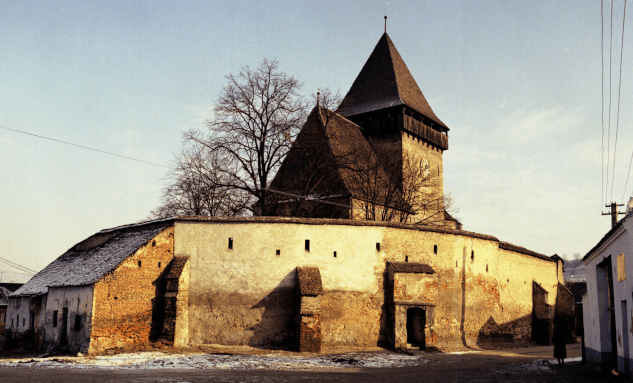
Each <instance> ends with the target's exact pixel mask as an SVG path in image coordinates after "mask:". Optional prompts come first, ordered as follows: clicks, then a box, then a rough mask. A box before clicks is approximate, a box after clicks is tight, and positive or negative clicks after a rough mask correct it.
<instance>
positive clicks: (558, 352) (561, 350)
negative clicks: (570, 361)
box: [552, 326, 567, 367]
mask: <svg viewBox="0 0 633 383" xmlns="http://www.w3.org/2000/svg"><path fill="white" fill-rule="evenodd" d="M552 338H553V339H552V340H553V342H554V358H556V359H557V360H558V366H559V367H565V358H567V348H566V346H565V343H566V342H565V341H566V339H565V332H564V331H563V329H562V328H560V327H558V326H557V327H556V330H555V331H554V336H553V337H552Z"/></svg>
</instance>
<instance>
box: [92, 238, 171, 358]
mask: <svg viewBox="0 0 633 383" xmlns="http://www.w3.org/2000/svg"><path fill="white" fill-rule="evenodd" d="M173 238H174V228H173V227H169V228H167V229H165V230H163V231H162V232H160V233H159V234H158V235H156V236H155V237H154V238H153V239H152V240H150V241H149V242H148V243H147V244H145V245H144V246H143V247H141V248H140V249H139V250H137V251H136V252H135V253H134V254H132V255H131V256H129V257H128V258H126V259H125V261H123V262H122V263H121V264H119V266H117V268H116V269H114V270H113V271H112V272H110V273H108V274H106V275H105V276H104V277H102V278H101V279H100V280H99V281H98V282H96V283H95V284H94V293H93V294H94V295H93V297H94V298H93V308H94V309H93V313H92V334H91V337H90V353H98V352H102V351H104V350H107V349H111V348H121V347H129V346H132V345H134V344H139V343H144V342H148V341H149V338H150V333H151V330H152V320H153V318H152V313H153V306H152V303H153V302H156V300H155V298H156V293H157V291H156V290H157V284H156V283H155V282H156V280H157V279H158V278H159V276H160V275H161V273H162V272H163V271H164V270H165V268H166V267H167V265H168V264H169V262H170V261H171V260H172V258H173Z"/></svg>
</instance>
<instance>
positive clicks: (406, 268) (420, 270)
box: [388, 262, 435, 274]
mask: <svg viewBox="0 0 633 383" xmlns="http://www.w3.org/2000/svg"><path fill="white" fill-rule="evenodd" d="M388 263H389V266H391V269H392V270H393V272H394V273H414V274H435V270H433V268H432V267H431V266H429V265H427V264H426V263H417V262H388Z"/></svg>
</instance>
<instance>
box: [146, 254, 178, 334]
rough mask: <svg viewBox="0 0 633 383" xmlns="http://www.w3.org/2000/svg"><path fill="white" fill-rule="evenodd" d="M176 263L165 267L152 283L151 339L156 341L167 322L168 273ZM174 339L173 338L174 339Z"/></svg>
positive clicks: (171, 262) (170, 263)
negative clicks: (166, 294) (166, 295)
mask: <svg viewBox="0 0 633 383" xmlns="http://www.w3.org/2000/svg"><path fill="white" fill-rule="evenodd" d="M173 265H174V260H173V259H172V260H171V261H169V264H168V265H167V266H166V267H165V268H164V269H163V271H162V272H161V273H160V275H159V276H158V278H156V280H155V281H154V282H152V285H153V286H154V298H153V299H152V325H151V330H150V334H149V339H148V340H149V341H150V342H156V341H158V340H159V339H160V337H161V335H162V332H163V323H164V322H165V293H166V292H167V274H169V271H170V270H171V268H172V266H173ZM172 341H173V339H172Z"/></svg>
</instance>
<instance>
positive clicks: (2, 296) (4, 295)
mask: <svg viewBox="0 0 633 383" xmlns="http://www.w3.org/2000/svg"><path fill="white" fill-rule="evenodd" d="M9 294H11V291H9V289H6V288H4V287H2V286H0V306H6V305H8V304H9Z"/></svg>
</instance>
